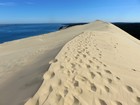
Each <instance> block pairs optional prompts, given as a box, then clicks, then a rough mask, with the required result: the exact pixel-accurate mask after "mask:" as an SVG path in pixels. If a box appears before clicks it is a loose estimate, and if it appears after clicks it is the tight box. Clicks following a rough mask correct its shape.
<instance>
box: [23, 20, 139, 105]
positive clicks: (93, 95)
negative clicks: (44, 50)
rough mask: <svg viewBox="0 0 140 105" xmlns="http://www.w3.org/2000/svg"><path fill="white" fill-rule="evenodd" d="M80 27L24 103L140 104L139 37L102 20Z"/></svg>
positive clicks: (32, 104) (47, 104) (79, 104)
mask: <svg viewBox="0 0 140 105" xmlns="http://www.w3.org/2000/svg"><path fill="white" fill-rule="evenodd" d="M78 27H79V26H78ZM73 29H76V27H73ZM79 29H80V30H82V32H81V33H80V34H79V35H78V36H77V37H75V38H74V39H72V40H71V41H69V42H68V43H67V44H66V45H65V46H64V47H63V48H62V50H61V51H60V52H59V53H58V55H57V56H56V57H55V59H53V60H51V61H50V64H51V66H50V68H49V70H48V71H47V72H46V73H45V74H44V76H43V78H44V81H43V83H42V85H41V87H40V88H39V90H38V91H37V93H36V94H35V95H34V96H33V97H32V98H31V99H29V100H28V101H27V103H26V104H25V105H140V78H139V77H140V62H139V59H140V42H139V40H137V39H135V38H134V37H132V36H131V35H129V34H127V33H126V32H124V31H122V30H121V29H119V28H117V27H115V26H114V25H112V24H109V23H105V22H102V21H96V22H94V23H90V24H87V25H84V26H80V28H79ZM66 30H70V29H66ZM74 31H75V30H73V31H71V32H70V33H73V32H74Z"/></svg>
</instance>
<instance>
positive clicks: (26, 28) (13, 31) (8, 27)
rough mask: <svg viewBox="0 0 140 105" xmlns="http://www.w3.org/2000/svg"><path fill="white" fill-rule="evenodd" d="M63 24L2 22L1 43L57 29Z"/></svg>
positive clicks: (0, 27) (0, 26)
mask: <svg viewBox="0 0 140 105" xmlns="http://www.w3.org/2000/svg"><path fill="white" fill-rule="evenodd" d="M61 26H63V25H62V24H1V25H0V43H4V42H8V41H13V40H17V39H22V38H27V37H31V36H37V35H41V34H46V33H50V32H54V31H57V30H58V29H59V28H60V27H61Z"/></svg>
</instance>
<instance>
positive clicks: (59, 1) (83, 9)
mask: <svg viewBox="0 0 140 105" xmlns="http://www.w3.org/2000/svg"><path fill="white" fill-rule="evenodd" d="M94 20H104V21H107V22H140V0H0V23H71V22H72V23H75V22H92V21H94Z"/></svg>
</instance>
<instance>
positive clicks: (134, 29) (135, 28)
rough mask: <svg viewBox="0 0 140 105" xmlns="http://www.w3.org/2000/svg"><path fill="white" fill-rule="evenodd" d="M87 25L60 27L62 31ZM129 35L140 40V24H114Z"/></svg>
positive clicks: (70, 24) (73, 24) (69, 24)
mask: <svg viewBox="0 0 140 105" xmlns="http://www.w3.org/2000/svg"><path fill="white" fill-rule="evenodd" d="M84 24H87V23H67V24H64V26H62V27H60V29H65V28H69V27H72V26H76V25H84ZM112 24H114V25H116V26H117V27H119V28H121V29H122V30H124V31H126V32H127V33H129V34H131V35H132V36H134V37H135V38H137V39H139V40H140V23H112Z"/></svg>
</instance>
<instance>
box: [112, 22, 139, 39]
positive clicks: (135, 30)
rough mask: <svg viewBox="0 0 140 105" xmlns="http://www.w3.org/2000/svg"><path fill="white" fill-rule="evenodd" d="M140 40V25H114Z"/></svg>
mask: <svg viewBox="0 0 140 105" xmlns="http://www.w3.org/2000/svg"><path fill="white" fill-rule="evenodd" d="M113 24H114V25H116V26H118V27H119V28H121V29H123V30H124V31H126V32H128V33H129V34H131V35H132V36H134V37H135V38H137V39H139V40H140V23H113Z"/></svg>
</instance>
